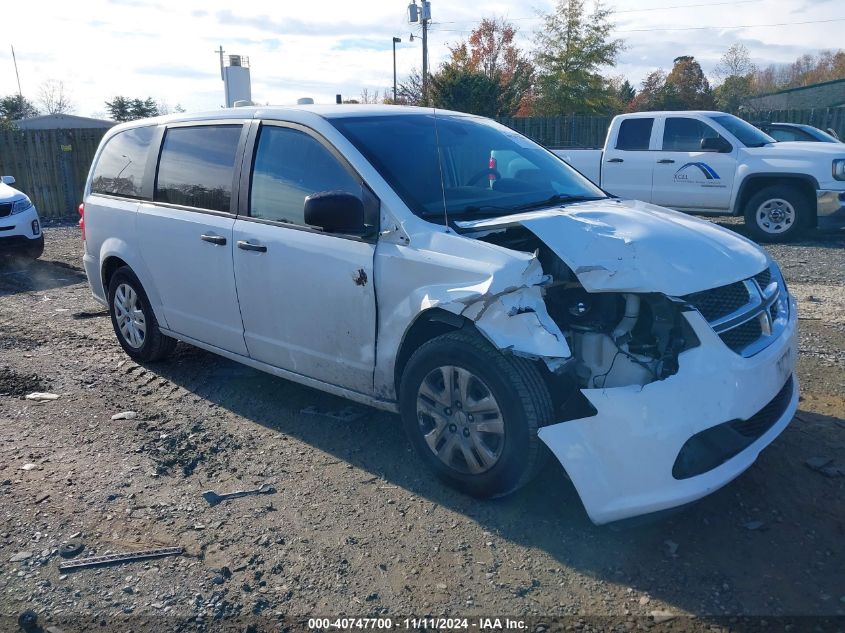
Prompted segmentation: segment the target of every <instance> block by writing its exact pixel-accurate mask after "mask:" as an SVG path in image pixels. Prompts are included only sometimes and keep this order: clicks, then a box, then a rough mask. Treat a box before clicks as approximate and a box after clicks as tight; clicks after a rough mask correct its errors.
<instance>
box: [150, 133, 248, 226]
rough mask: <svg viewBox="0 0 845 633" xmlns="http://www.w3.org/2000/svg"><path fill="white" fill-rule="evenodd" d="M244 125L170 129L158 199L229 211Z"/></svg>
mask: <svg viewBox="0 0 845 633" xmlns="http://www.w3.org/2000/svg"><path fill="white" fill-rule="evenodd" d="M240 136H241V125H201V126H197V127H174V128H170V129H168V130H167V132H166V133H165V135H164V142H163V143H162V147H161V157H160V158H159V161H158V176H157V177H156V186H155V194H154V195H153V199H154V200H155V201H156V202H170V203H172V204H179V205H184V206H187V207H196V208H198V209H209V210H211V211H226V212H228V211H230V205H231V202H232V180H233V178H234V173H235V157H236V155H237V151H238V140H239V139H240Z"/></svg>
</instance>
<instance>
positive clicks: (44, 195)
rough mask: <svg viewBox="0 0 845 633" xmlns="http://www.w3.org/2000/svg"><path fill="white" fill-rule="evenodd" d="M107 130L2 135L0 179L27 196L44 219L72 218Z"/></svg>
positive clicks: (4, 132)
mask: <svg viewBox="0 0 845 633" xmlns="http://www.w3.org/2000/svg"><path fill="white" fill-rule="evenodd" d="M105 133H106V130H101V129H74V130H3V131H0V175H11V176H14V177H15V180H16V184H14V185H13V186H14V187H15V188H16V189H20V190H21V191H23V192H24V193H25V194H27V195H28V196H29V197H30V199H32V201H33V202H34V203H35V206H36V207H37V208H38V213H39V214H40V215H41V217H43V218H62V217H70V216H73V215H74V214H75V213H76V208H77V207H78V206H79V203H80V202H82V190H83V189H84V187H85V179H86V178H87V177H88V170H89V168H90V167H91V161H92V159H93V158H94V153H95V152H96V151H97V146H98V145H99V144H100V139H102V138H103V135H104V134H105Z"/></svg>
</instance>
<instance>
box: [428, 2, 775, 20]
mask: <svg viewBox="0 0 845 633" xmlns="http://www.w3.org/2000/svg"><path fill="white" fill-rule="evenodd" d="M752 2H760V0H731V1H730V2H702V3H698V4H675V5H672V6H668V7H647V8H644V9H624V10H622V11H617V10H616V9H613V10H612V11H611V13H612V14H613V15H616V14H618V13H643V12H648V11H668V10H670V9H693V8H695V7H718V6H724V5H737V4H750V3H752ZM542 19H543V16H542V15H535V16H532V17H523V18H510V17H505V20H507V21H508V22H521V21H523V20H542ZM475 22H476V21H475V20H442V21H440V22H438V24H469V23H475Z"/></svg>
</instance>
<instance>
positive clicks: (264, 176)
mask: <svg viewBox="0 0 845 633" xmlns="http://www.w3.org/2000/svg"><path fill="white" fill-rule="evenodd" d="M327 191H343V192H345V193H351V194H352V195H354V196H358V197H359V198H360V197H361V195H362V192H361V183H360V182H359V181H358V180H357V179H356V178H354V177H353V176H352V174H350V173H349V172H348V171H347V170H346V169H345V168H344V167H343V165H341V164H340V162H338V160H337V159H336V158H335V157H334V156H333V155H332V153H331V152H330V151H329V150H328V149H326V147H325V146H324V145H323V144H322V143H320V141H318V140H317V139H315V138H314V137H313V136H311V135H309V134H306V133H305V132H301V131H299V130H295V129H292V128H285V127H276V126H272V125H269V126H265V127H263V128H262V129H261V133H260V135H259V137H258V144H257V147H256V150H255V166H254V168H253V171H252V185H251V188H250V197H249V215H250V216H251V217H254V218H262V219H264V220H274V221H276V222H286V223H290V224H296V225H299V226H307V225H306V224H305V220H304V209H305V198H307V197H308V196H310V195H311V194H314V193H322V192H327Z"/></svg>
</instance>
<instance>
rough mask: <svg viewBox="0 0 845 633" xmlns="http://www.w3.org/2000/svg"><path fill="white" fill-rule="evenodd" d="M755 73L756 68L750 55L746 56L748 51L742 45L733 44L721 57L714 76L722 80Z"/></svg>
mask: <svg viewBox="0 0 845 633" xmlns="http://www.w3.org/2000/svg"><path fill="white" fill-rule="evenodd" d="M755 71H756V68H755V66H754V63H753V62H752V61H751V55H749V54H748V49H747V48H745V46H744V45H743V44H734V45H733V46H731V47H730V48H729V49H728V50H727V51H725V54H724V55H722V59H721V60H720V61H719V65H718V66H716V70H715V73H714V74H715V75H716V77H718V78H720V79H724V78H726V77H745V76H746V75H750V74H752V73H754V72H755Z"/></svg>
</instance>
